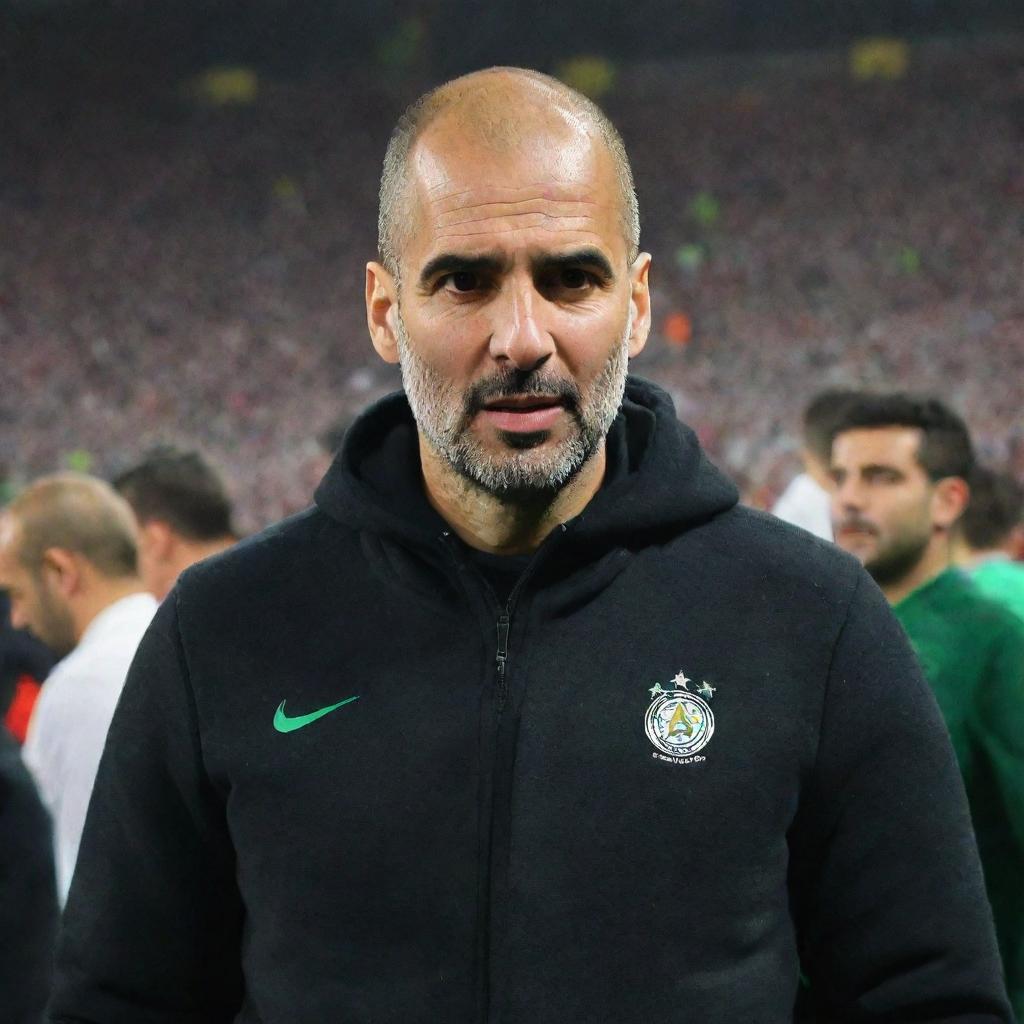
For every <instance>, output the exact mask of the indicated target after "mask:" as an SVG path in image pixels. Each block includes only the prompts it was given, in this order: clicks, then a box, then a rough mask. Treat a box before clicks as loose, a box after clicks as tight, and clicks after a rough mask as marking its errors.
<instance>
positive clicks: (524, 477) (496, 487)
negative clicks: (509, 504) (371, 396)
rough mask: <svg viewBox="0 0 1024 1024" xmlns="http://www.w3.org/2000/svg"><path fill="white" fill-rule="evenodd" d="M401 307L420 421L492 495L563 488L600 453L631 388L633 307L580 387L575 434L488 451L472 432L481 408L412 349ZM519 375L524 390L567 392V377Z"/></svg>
mask: <svg viewBox="0 0 1024 1024" xmlns="http://www.w3.org/2000/svg"><path fill="white" fill-rule="evenodd" d="M396 314H397V316H396V335H397V341H398V354H399V364H400V367H401V371H402V385H403V387H404V388H405V394H406V398H407V399H408V401H409V406H410V408H411V409H412V414H413V417H414V418H415V420H416V424H417V426H418V427H419V429H420V431H421V433H422V434H423V436H424V437H425V438H426V440H427V442H428V444H429V445H430V446H431V448H433V449H434V451H435V452H436V453H437V454H438V455H440V456H441V458H443V459H444V460H445V461H446V462H447V463H448V464H449V465H450V466H451V467H452V468H453V469H454V470H455V472H456V473H458V474H459V475H460V476H461V477H463V478H464V479H466V480H468V481H470V482H471V483H473V484H475V485H476V486H478V487H480V488H482V489H483V490H485V491H487V492H488V493H489V494H492V495H494V496H496V497H499V498H503V499H508V500H519V499H528V498H530V497H535V496H537V495H539V494H541V493H552V492H557V491H559V490H561V489H562V488H563V487H564V486H565V485H566V484H567V483H568V482H569V481H570V480H571V479H572V478H573V477H574V476H575V475H576V474H577V473H578V472H579V471H580V469H582V467H583V466H584V465H585V464H586V462H587V461H588V460H589V459H591V458H592V457H593V456H594V454H595V453H596V452H597V450H598V448H599V447H600V446H601V442H602V441H603V440H604V439H605V437H606V436H607V434H608V431H609V430H610V429H611V426H612V423H613V422H614V421H615V417H616V416H617V415H618V411H619V408H620V407H621V405H622V398H623V395H624V394H625V390H626V373H627V371H628V364H629V338H630V335H631V334H632V328H633V311H632V307H630V315H629V319H628V321H627V323H626V329H625V331H624V332H623V334H622V338H621V339H620V341H619V344H618V345H617V346H616V347H615V350H614V351H613V352H612V354H611V356H610V357H609V359H608V361H607V362H606V363H605V365H604V368H603V369H602V370H601V373H600V374H599V375H598V377H597V378H596V380H595V381H594V383H593V384H592V385H591V388H590V391H589V394H588V395H585V396H581V395H580V394H579V392H578V391H577V392H576V398H577V406H576V408H575V409H573V410H572V415H573V418H574V419H575V421H576V425H577V430H576V431H575V432H574V433H573V435H572V436H571V437H569V438H568V439H567V440H566V441H564V442H563V443H562V444H560V445H559V446H558V447H557V448H555V449H553V450H551V451H546V452H543V451H537V450H536V449H531V448H524V449H520V450H515V449H510V450H509V451H507V452H505V453H503V454H502V455H500V456H495V455H492V454H490V453H489V452H486V451H484V450H482V449H481V447H480V446H479V445H478V444H477V443H476V441H475V440H474V439H473V437H472V435H471V434H470V433H469V423H470V420H471V419H472V416H473V414H474V413H473V412H472V411H471V410H469V409H467V398H466V396H465V395H463V394H462V393H460V392H459V391H458V390H457V389H456V387H455V386H454V385H453V384H452V383H451V382H450V381H448V380H445V379H444V378H443V377H441V376H440V375H439V374H438V373H437V371H435V370H433V369H432V368H431V367H429V366H428V365H427V364H426V363H425V362H424V361H423V360H422V359H421V358H420V357H419V356H418V355H417V354H416V353H415V352H414V351H413V349H412V346H411V345H410V343H409V334H408V331H407V330H406V328H405V323H404V321H403V319H402V314H401V310H396ZM519 378H520V379H521V383H522V388H523V390H524V391H529V392H530V393H532V394H538V393H539V394H544V393H549V394H555V393H559V394H560V393H561V390H560V389H559V387H558V385H559V384H561V383H563V382H560V381H554V382H552V381H548V380H546V379H545V378H544V376H543V374H536V375H533V374H520V375H519Z"/></svg>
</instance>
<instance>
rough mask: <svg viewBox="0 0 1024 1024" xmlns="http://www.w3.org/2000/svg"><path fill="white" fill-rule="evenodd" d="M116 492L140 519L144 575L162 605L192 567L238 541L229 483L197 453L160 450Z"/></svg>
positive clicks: (119, 481) (118, 483)
mask: <svg viewBox="0 0 1024 1024" xmlns="http://www.w3.org/2000/svg"><path fill="white" fill-rule="evenodd" d="M114 488H115V489H116V490H117V492H118V493H119V494H120V495H121V496H122V497H123V498H124V499H125V500H126V501H127V502H128V504H129V505H131V507H132V511H133V512H134V513H135V518H136V519H137V520H138V523H139V572H140V574H141V576H142V582H143V583H144V584H145V586H146V589H147V590H148V591H149V592H150V593H151V594H153V596H154V597H156V599H157V600H158V601H162V600H163V599H164V598H165V597H166V596H167V594H168V593H169V592H170V589H171V587H173V586H174V582H175V580H177V578H178V576H179V574H180V573H182V572H183V571H184V570H185V569H187V568H188V567H189V566H190V565H192V564H193V563H194V562H198V561H199V560H200V559H202V558H208V557H209V556H210V555H215V554H217V552H218V551H223V550H224V549H225V548H229V547H230V546H231V545H232V544H234V543H235V542H236V541H237V540H238V537H237V535H236V534H235V530H234V527H233V526H232V524H231V498H230V497H229V496H228V492H227V488H226V487H225V485H224V481H223V480H222V479H221V478H220V475H219V474H218V473H217V471H216V470H215V469H214V468H213V467H212V466H211V465H210V464H209V463H208V462H207V461H206V459H204V458H203V456H202V455H201V454H200V453H199V452H197V451H181V450H178V449H176V448H171V447H163V448H157V449H154V450H153V451H152V452H150V453H149V454H148V455H147V456H146V457H145V458H144V459H143V460H142V461H141V462H140V463H138V464H137V465H135V466H133V467H132V468H131V469H128V470H126V471H125V472H124V473H121V474H120V475H119V476H118V477H117V478H116V479H115V480H114Z"/></svg>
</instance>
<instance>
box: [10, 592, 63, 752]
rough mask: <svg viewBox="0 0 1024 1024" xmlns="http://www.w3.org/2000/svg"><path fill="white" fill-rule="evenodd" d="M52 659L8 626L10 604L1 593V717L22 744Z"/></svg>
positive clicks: (29, 637) (30, 637) (23, 633)
mask: <svg viewBox="0 0 1024 1024" xmlns="http://www.w3.org/2000/svg"><path fill="white" fill-rule="evenodd" d="M54 660H55V659H54V657H53V652H52V651H50V650H49V649H48V648H47V647H46V645H45V644H43V643H42V642H41V641H40V640H39V639H38V638H37V637H34V636H33V635H32V634H31V633H29V632H28V631H27V630H24V629H15V628H14V627H13V626H12V625H11V601H10V598H9V597H8V596H7V592H6V591H4V590H0V714H2V715H3V720H4V724H5V725H6V726H7V728H8V730H9V731H10V733H11V735H12V736H13V737H14V738H15V739H16V740H17V741H18V742H19V743H24V742H25V734H26V732H27V730H28V722H29V718H31V716H32V709H33V707H34V706H35V702H36V698H37V697H38V696H39V687H40V686H41V685H42V682H43V680H44V679H45V678H46V676H47V674H48V673H49V671H50V669H51V668H53V663H54Z"/></svg>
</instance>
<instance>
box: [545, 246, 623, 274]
mask: <svg viewBox="0 0 1024 1024" xmlns="http://www.w3.org/2000/svg"><path fill="white" fill-rule="evenodd" d="M535 262H536V265H537V266H539V267H543V268H544V269H546V270H560V269H564V268H566V267H581V266H582V267H593V268H594V269H596V270H599V271H600V272H601V274H603V275H604V277H606V278H607V279H608V280H609V281H613V280H615V271H614V270H613V269H612V265H611V262H610V260H609V259H608V257H607V256H605V254H604V253H603V252H601V250H600V249H594V248H591V247H590V246H588V247H587V248H585V249H576V250H574V251H573V252H563V253H558V254H551V255H545V256H541V257H539V258H538V259H537V260H536V261H535Z"/></svg>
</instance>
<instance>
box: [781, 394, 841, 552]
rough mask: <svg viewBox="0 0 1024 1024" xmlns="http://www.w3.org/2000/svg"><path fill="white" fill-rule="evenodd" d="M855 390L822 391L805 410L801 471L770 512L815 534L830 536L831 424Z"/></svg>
mask: <svg viewBox="0 0 1024 1024" xmlns="http://www.w3.org/2000/svg"><path fill="white" fill-rule="evenodd" d="M857 394H858V393H857V392H856V391H846V390H842V389H834V390H829V391H821V392H819V393H818V394H817V395H815V396H814V398H812V399H811V401H810V403H809V404H808V406H807V408H806V409H805V410H804V422H803V446H802V447H801V449H800V458H801V460H802V461H803V464H804V471H803V472H802V473H800V474H799V475H797V476H795V477H794V478H793V479H792V480H791V481H790V482H789V485H788V486H787V487H786V489H785V490H784V491H783V492H782V494H781V495H780V496H779V500H778V501H776V503H775V505H774V507H773V508H772V514H773V515H776V516H778V517H779V519H782V520H784V521H785V522H787V523H792V524H793V525H794V526H801V527H803V528H804V529H805V530H809V531H810V532H811V533H813V534H814V535H815V536H818V537H822V538H824V539H825V540H832V539H833V537H832V507H831V502H832V497H831V489H832V480H831V477H830V476H829V453H830V451H831V445H832V428H833V424H834V423H837V422H838V421H839V418H840V417H841V416H842V414H843V410H844V409H845V408H846V406H847V405H848V404H849V403H850V401H851V399H853V398H856V397H857Z"/></svg>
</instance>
